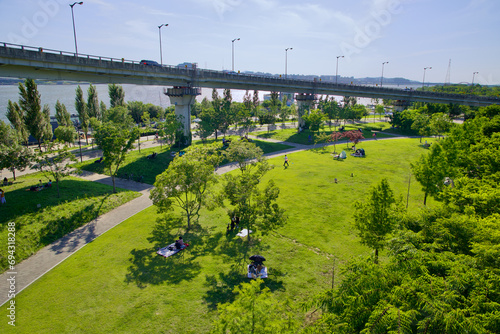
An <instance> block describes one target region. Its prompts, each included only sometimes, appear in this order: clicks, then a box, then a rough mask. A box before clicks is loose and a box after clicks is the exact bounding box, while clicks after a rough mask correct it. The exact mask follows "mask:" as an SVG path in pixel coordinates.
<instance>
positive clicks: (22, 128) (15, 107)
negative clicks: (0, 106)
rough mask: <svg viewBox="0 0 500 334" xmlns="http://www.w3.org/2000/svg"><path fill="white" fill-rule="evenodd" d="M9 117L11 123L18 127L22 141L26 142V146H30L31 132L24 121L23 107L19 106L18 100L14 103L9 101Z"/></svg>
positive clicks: (15, 127)
mask: <svg viewBox="0 0 500 334" xmlns="http://www.w3.org/2000/svg"><path fill="white" fill-rule="evenodd" d="M6 116H7V119H8V120H9V122H10V124H11V125H12V126H13V127H14V129H16V131H17V134H18V135H19V137H20V138H19V139H20V141H21V142H22V143H25V144H26V146H28V137H29V132H28V129H27V127H26V124H25V123H24V113H23V110H22V109H21V107H19V104H17V103H16V102H14V103H12V102H11V101H10V100H9V103H8V105H7V115H6Z"/></svg>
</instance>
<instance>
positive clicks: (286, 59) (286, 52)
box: [285, 48, 293, 79]
mask: <svg viewBox="0 0 500 334" xmlns="http://www.w3.org/2000/svg"><path fill="white" fill-rule="evenodd" d="M288 50H293V48H286V49H285V79H286V78H287V76H288V73H287V72H288Z"/></svg>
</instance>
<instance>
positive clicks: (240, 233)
mask: <svg viewBox="0 0 500 334" xmlns="http://www.w3.org/2000/svg"><path fill="white" fill-rule="evenodd" d="M248 233H252V230H250V232H249V231H248V230H247V229H246V228H244V229H242V230H241V231H240V232H239V233H238V234H236V235H237V236H238V237H242V238H243V237H246V236H247V235H248Z"/></svg>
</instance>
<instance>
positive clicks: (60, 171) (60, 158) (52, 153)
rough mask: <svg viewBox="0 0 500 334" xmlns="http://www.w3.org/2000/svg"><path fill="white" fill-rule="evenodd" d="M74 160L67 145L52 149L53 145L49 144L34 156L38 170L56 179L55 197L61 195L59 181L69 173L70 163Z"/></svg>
mask: <svg viewBox="0 0 500 334" xmlns="http://www.w3.org/2000/svg"><path fill="white" fill-rule="evenodd" d="M76 161H77V159H76V157H75V156H74V155H73V153H71V152H69V150H68V147H67V146H65V147H64V148H62V149H60V150H54V145H49V148H48V150H47V152H45V153H41V152H40V154H39V155H38V156H37V157H36V162H37V167H38V168H39V169H40V171H41V172H42V173H43V174H45V175H46V176H47V177H48V178H52V179H54V180H55V181H56V187H57V197H61V194H60V191H59V181H61V179H62V178H64V177H66V176H68V175H69V174H70V173H71V170H72V167H71V164H72V163H74V162H76Z"/></svg>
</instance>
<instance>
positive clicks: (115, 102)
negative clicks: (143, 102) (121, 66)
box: [108, 84, 125, 108]
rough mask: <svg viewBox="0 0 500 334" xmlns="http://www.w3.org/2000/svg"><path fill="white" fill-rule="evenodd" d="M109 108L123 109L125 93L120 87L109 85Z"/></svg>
mask: <svg viewBox="0 0 500 334" xmlns="http://www.w3.org/2000/svg"><path fill="white" fill-rule="evenodd" d="M108 93H109V107H110V108H114V107H125V91H124V90H123V87H122V86H119V85H115V84H109V85H108Z"/></svg>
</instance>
